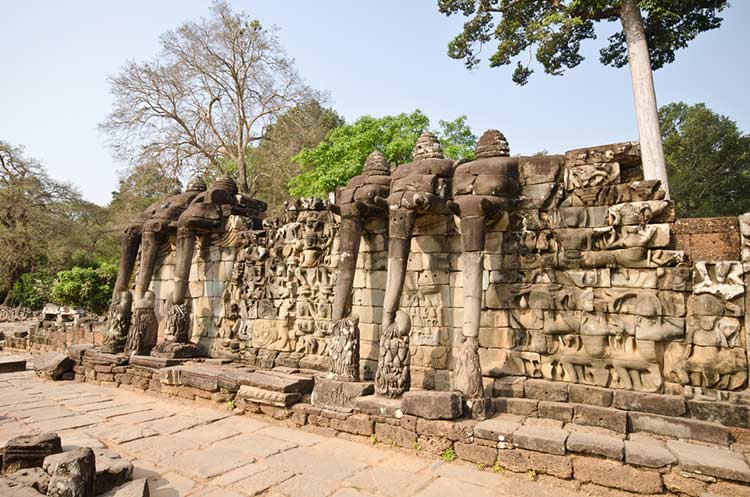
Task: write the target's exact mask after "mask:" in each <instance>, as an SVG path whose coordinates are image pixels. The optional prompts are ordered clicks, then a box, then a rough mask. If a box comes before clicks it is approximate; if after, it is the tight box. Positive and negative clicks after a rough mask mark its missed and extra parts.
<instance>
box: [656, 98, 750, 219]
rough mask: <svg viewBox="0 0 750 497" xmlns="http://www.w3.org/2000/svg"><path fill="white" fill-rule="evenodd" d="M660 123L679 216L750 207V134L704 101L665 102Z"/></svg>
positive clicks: (727, 213) (728, 212) (734, 212)
mask: <svg viewBox="0 0 750 497" xmlns="http://www.w3.org/2000/svg"><path fill="white" fill-rule="evenodd" d="M659 121H660V122H661V130H662V139H663V141H664V156H665V158H666V162H667V171H668V173H669V185H670V189H671V192H672V198H673V199H674V200H675V204H676V210H677V214H678V215H679V216H682V217H704V216H730V215H731V216H736V215H738V214H741V213H743V212H748V211H750V135H747V134H745V133H743V132H742V131H741V130H740V129H739V128H738V127H737V123H735V122H734V121H732V120H731V119H729V118H728V117H726V116H722V115H720V114H717V113H715V112H713V111H712V110H710V109H709V108H707V107H706V106H705V104H696V105H688V104H686V103H684V102H679V103H672V104H669V105H665V106H663V107H661V108H660V109H659Z"/></svg>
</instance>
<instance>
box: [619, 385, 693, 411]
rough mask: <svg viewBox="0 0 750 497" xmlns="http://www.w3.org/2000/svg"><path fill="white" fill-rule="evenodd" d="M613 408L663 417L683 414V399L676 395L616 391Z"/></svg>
mask: <svg viewBox="0 0 750 497" xmlns="http://www.w3.org/2000/svg"><path fill="white" fill-rule="evenodd" d="M613 405H614V407H616V408H618V409H624V410H629V411H642V412H649V413H653V414H663V415H665V416H682V415H683V414H685V399H684V398H683V397H681V396H678V395H664V394H658V393H643V392H633V391H630V390H616V391H615V393H614V404H613Z"/></svg>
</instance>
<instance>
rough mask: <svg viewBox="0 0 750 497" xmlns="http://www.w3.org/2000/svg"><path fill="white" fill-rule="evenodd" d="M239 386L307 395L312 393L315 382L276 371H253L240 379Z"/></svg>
mask: <svg viewBox="0 0 750 497" xmlns="http://www.w3.org/2000/svg"><path fill="white" fill-rule="evenodd" d="M240 385H243V386H251V387H256V388H260V389H263V390H270V391H274V392H282V393H300V394H307V393H311V392H312V390H313V387H314V385H315V381H314V380H313V379H312V378H310V377H308V376H302V375H296V374H287V373H281V372H278V371H253V372H252V373H248V374H247V375H243V376H242V377H240Z"/></svg>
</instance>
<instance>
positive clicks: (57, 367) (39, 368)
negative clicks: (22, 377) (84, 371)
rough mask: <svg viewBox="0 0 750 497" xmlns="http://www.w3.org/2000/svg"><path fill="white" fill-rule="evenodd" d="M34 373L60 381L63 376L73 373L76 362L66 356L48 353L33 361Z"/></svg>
mask: <svg viewBox="0 0 750 497" xmlns="http://www.w3.org/2000/svg"><path fill="white" fill-rule="evenodd" d="M33 364H34V371H35V372H36V374H37V375H38V376H41V377H43V378H47V379H50V380H59V379H61V378H62V375H63V374H65V373H68V372H71V371H73V366H75V362H73V359H71V358H70V357H68V356H67V355H65V354H60V353H57V352H48V353H46V354H44V355H41V356H37V357H35V358H34V359H33Z"/></svg>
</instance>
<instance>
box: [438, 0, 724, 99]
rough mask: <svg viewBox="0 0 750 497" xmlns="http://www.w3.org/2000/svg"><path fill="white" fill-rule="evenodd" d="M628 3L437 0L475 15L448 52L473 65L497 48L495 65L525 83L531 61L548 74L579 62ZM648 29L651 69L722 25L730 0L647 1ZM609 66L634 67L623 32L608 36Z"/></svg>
mask: <svg viewBox="0 0 750 497" xmlns="http://www.w3.org/2000/svg"><path fill="white" fill-rule="evenodd" d="M622 3H623V2H622V0H552V1H539V0H438V8H439V9H440V12H442V13H443V14H446V15H452V14H456V13H461V14H463V15H464V16H467V17H469V19H468V20H467V22H466V23H465V24H464V26H463V30H462V31H461V33H459V34H458V35H457V36H456V37H455V38H454V39H453V40H452V41H451V42H450V43H449V45H448V55H449V56H450V57H452V58H454V59H462V60H463V61H464V64H465V65H466V67H468V68H472V67H474V66H476V65H477V64H479V63H480V62H481V59H480V56H479V55H480V52H481V51H482V50H483V49H484V48H485V45H488V44H490V43H492V42H493V41H494V42H495V43H496V48H495V49H494V51H493V52H491V53H490V55H489V65H490V67H499V66H507V65H511V64H513V63H514V62H515V71H514V73H513V81H515V82H516V83H518V84H521V85H523V84H526V83H527V82H528V80H529V77H530V76H531V74H532V73H533V72H534V69H533V68H532V67H531V61H532V58H535V59H536V60H537V62H538V63H539V64H540V65H541V66H542V68H543V69H544V72H545V73H547V74H551V75H555V76H558V75H561V74H563V73H564V72H565V70H566V69H572V68H574V67H576V66H577V65H579V64H580V63H581V62H582V61H583V60H584V57H583V55H581V44H582V42H584V41H585V40H593V39H595V38H596V32H595V30H594V25H595V23H596V22H597V21H610V22H612V21H617V20H618V19H619V16H620V8H621V4H622ZM637 3H638V7H640V9H641V12H642V14H643V28H644V31H645V35H646V41H647V44H648V51H649V56H650V60H651V67H652V68H653V69H659V68H661V67H663V66H664V65H665V64H669V63H671V62H673V61H674V60H675V52H676V51H677V50H679V49H681V48H685V47H686V46H687V45H688V43H689V42H690V41H692V40H693V39H694V38H695V37H696V36H697V35H698V34H700V33H702V32H704V31H708V30H711V29H715V28H718V27H719V26H720V25H721V22H722V18H721V17H719V15H718V14H719V13H720V12H721V11H722V10H723V9H724V8H726V7H727V6H728V2H727V0H640V1H638V2H637ZM599 60H600V61H601V62H602V63H603V64H607V65H611V66H614V67H623V66H625V65H627V63H628V56H627V46H626V40H625V33H624V31H623V30H619V31H617V32H616V33H615V34H613V35H612V36H610V37H609V39H608V44H607V45H606V46H604V47H603V48H602V49H601V50H600V52H599Z"/></svg>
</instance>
